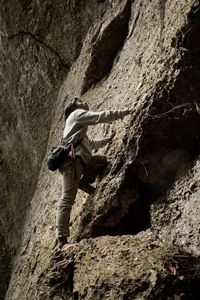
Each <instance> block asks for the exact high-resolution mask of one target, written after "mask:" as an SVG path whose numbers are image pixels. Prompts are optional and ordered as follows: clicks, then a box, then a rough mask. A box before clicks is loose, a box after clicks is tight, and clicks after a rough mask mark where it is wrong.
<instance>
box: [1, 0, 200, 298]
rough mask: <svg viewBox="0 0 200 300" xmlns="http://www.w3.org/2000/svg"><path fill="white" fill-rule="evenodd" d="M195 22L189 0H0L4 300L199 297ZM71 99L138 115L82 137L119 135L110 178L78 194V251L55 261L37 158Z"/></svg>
mask: <svg viewBox="0 0 200 300" xmlns="http://www.w3.org/2000/svg"><path fill="white" fill-rule="evenodd" d="M177 11H178V12H179V13H178V14H177ZM199 14H200V4H199V1H192V0H191V1H186V0H179V1H178V0H168V1H154V0H152V1H141V0H135V1H129V0H114V1H85V0H81V1H76V0H73V1H72V0H71V1H63V0H59V1H56V2H55V1H50V0H47V1H36V0H34V1H28V2H24V1H9V3H8V2H6V1H3V0H2V1H1V12H0V25H1V28H0V45H1V47H0V76H1V97H0V104H1V110H0V117H1V118H0V128H1V129H0V130H1V135H0V174H1V187H0V195H1V202H0V203H1V204H0V205H1V212H0V232H1V233H0V241H1V245H0V254H1V258H0V275H1V277H2V278H3V279H2V281H1V283H0V299H4V298H5V299H6V300H19V299H20V300H25V299H34V300H37V299H38V300H46V299H49V300H50V299H54V300H58V299H110V300H116V299H138V300H139V299H163V300H164V299H192V300H195V299H199V298H198V297H199V288H198V286H199V280H200V277H199V258H198V256H199V246H200V241H199V208H198V198H199V195H198V194H199V183H198V178H199V153H200V151H199V149H200V133H199V128H200V117H199V115H198V114H197V112H196V109H195V102H196V101H198V98H199V93H200V86H199V74H200V72H199V71H200V59H199V50H200V49H199V47H200V46H199V45H200V38H199V29H200V21H199V20H200V17H199ZM73 96H81V97H82V99H83V100H85V101H87V102H88V104H89V106H90V108H91V109H92V110H104V109H115V108H116V109H123V108H126V107H135V112H134V113H133V115H132V116H127V117H126V118H125V119H124V120H123V121H116V122H114V123H113V124H109V125H98V126H95V127H91V128H90V129H89V135H90V136H91V137H97V138H98V137H101V136H105V135H107V134H108V133H109V132H110V131H111V130H115V131H116V137H115V140H114V141H113V142H112V143H110V144H109V145H108V146H107V147H106V148H104V149H102V150H101V151H99V153H101V154H105V155H107V157H108V159H109V161H110V163H111V165H112V168H111V170H110V172H109V174H107V175H106V176H105V177H103V178H102V179H101V181H99V182H96V183H95V185H96V186H97V189H96V191H95V193H94V194H93V195H90V196H89V197H87V195H85V194H83V193H82V192H79V193H78V196H77V199H76V203H75V204H74V206H73V211H72V215H71V240H80V243H79V246H78V247H77V248H75V249H73V250H70V251H69V253H65V254H61V253H60V252H59V251H57V249H56V246H55V211H56V207H57V203H58V200H59V197H60V196H61V175H60V174H59V173H50V172H49V171H48V170H47V167H46V155H47V152H48V150H49V149H50V148H51V146H53V145H55V144H57V143H58V141H59V138H60V136H61V134H62V130H63V126H64V123H63V108H64V105H65V103H66V101H67V100H68V99H70V98H71V97H73ZM11 267H12V270H11ZM182 267H184V268H185V269H184V268H182ZM184 270H185V271H184ZM184 272H185V273H184ZM191 274H192V275H191ZM184 297H185V298H184Z"/></svg>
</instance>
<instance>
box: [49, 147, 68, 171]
mask: <svg viewBox="0 0 200 300" xmlns="http://www.w3.org/2000/svg"><path fill="white" fill-rule="evenodd" d="M70 150H71V145H68V146H67V147H64V146H58V147H53V148H52V149H51V151H50V152H49V154H48V157H47V166H48V169H49V170H50V171H56V170H57V169H59V167H60V166H61V164H62V163H63V162H64V160H65V159H66V158H67V157H68V155H69V152H70Z"/></svg>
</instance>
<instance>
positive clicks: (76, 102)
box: [65, 97, 89, 120]
mask: <svg viewBox="0 0 200 300" xmlns="http://www.w3.org/2000/svg"><path fill="white" fill-rule="evenodd" d="M78 108H82V109H85V110H89V106H88V104H87V103H86V102H83V101H81V100H80V99H79V98H76V97H75V98H73V99H72V100H70V101H69V102H68V103H67V105H66V106H65V120H67V118H68V117H69V115H70V114H71V113H72V112H73V111H74V110H76V109H78Z"/></svg>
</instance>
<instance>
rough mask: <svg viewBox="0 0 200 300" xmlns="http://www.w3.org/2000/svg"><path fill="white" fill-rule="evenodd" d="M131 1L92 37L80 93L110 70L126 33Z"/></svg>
mask: <svg viewBox="0 0 200 300" xmlns="http://www.w3.org/2000/svg"><path fill="white" fill-rule="evenodd" d="M131 2H132V1H130V0H128V1H127V2H126V5H125V6H124V9H123V11H122V12H121V13H120V14H118V15H117V16H116V17H115V18H114V19H113V20H112V21H111V22H110V23H109V24H108V25H107V27H106V28H105V29H104V30H103V32H102V33H101V30H100V32H99V33H98V34H97V37H96V39H95V40H94V38H93V48H92V52H91V61H90V63H89V66H88V68H87V70H86V73H85V79H84V83H83V87H82V91H81V94H84V93H85V92H86V91H87V90H88V89H89V88H90V87H91V86H92V85H93V84H95V83H97V82H98V81H100V80H101V79H102V78H103V77H105V76H106V75H107V74H108V73H109V71H110V70H111V68H112V65H113V61H114V59H115V57H116V54H117V53H118V51H120V49H121V48H122V46H123V44H124V41H125V39H126V37H127V34H128V23H129V18H130V13H131Z"/></svg>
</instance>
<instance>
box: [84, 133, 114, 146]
mask: <svg viewBox="0 0 200 300" xmlns="http://www.w3.org/2000/svg"><path fill="white" fill-rule="evenodd" d="M114 136H115V132H112V133H111V135H110V137H108V138H104V139H100V140H90V145H91V148H92V149H99V148H102V147H104V146H106V145H107V144H108V143H109V142H111V141H112V139H113V138H114Z"/></svg>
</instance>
